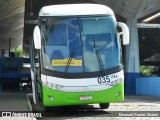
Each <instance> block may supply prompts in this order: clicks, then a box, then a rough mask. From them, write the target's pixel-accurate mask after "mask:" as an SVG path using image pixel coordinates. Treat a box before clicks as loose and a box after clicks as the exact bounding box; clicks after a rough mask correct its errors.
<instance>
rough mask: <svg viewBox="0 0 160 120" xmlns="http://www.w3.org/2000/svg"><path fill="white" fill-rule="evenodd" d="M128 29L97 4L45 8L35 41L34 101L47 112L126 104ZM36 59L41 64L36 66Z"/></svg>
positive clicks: (42, 9)
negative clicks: (124, 53) (68, 107)
mask: <svg viewBox="0 0 160 120" xmlns="http://www.w3.org/2000/svg"><path fill="white" fill-rule="evenodd" d="M118 27H120V28H122V32H123V44H124V45H126V44H128V43H129V31H128V27H127V26H126V25H125V24H124V23H121V22H117V21H116V18H115V15H114V13H113V11H112V10H111V9H110V8H109V7H107V6H104V5H98V4H64V5H51V6H45V7H43V8H41V10H40V12H39V18H38V26H36V27H35V29H34V34H33V38H34V39H33V41H31V76H32V88H33V100H34V102H35V103H38V102H40V101H41V102H42V103H43V105H44V106H46V107H47V106H65V105H84V104H94V103H98V104H99V105H100V107H101V108H103V109H105V108H108V107H109V103H110V102H120V101H123V99H124V73H123V68H122V55H121V41H120V37H119V33H118V31H117V29H118ZM35 58H36V59H37V61H36V60H35Z"/></svg>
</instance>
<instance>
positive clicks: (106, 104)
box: [99, 103, 109, 109]
mask: <svg viewBox="0 0 160 120" xmlns="http://www.w3.org/2000/svg"><path fill="white" fill-rule="evenodd" d="M99 106H100V107H101V109H107V108H109V103H100V104H99Z"/></svg>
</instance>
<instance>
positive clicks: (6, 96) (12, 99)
mask: <svg viewBox="0 0 160 120" xmlns="http://www.w3.org/2000/svg"><path fill="white" fill-rule="evenodd" d="M30 109H31V108H30V106H29V102H28V101H27V98H26V93H0V112H3V111H20V112H21V111H23V112H25V111H30ZM61 110H62V109H60V110H57V109H54V110H53V111H52V115H53V116H54V117H43V118H37V120H53V119H54V120H56V119H57V120H74V119H75V120H81V119H83V120H104V119H107V120H160V97H151V96H126V97H125V100H124V101H123V102H121V103H111V104H110V107H109V108H108V109H105V110H102V109H100V108H99V105H98V104H93V105H88V106H84V107H79V108H77V107H70V108H67V109H64V110H62V111H61ZM124 111H129V114H132V113H136V114H140V115H141V114H146V113H150V114H154V116H146V117H137V116H136V117H135V116H131V117H124V116H121V115H124V114H126V113H125V112H124ZM157 111H158V112H157ZM119 114H121V115H120V116H118V115H119ZM61 115H62V116H61ZM108 115H109V116H108ZM156 115H158V116H156ZM0 120H35V118H25V117H24V118H23V117H19V118H18V117H16V118H7V117H0Z"/></svg>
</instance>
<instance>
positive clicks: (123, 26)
mask: <svg viewBox="0 0 160 120" xmlns="http://www.w3.org/2000/svg"><path fill="white" fill-rule="evenodd" d="M118 27H121V29H122V33H123V45H127V44H129V29H128V27H127V25H126V24H124V23H122V22H118Z"/></svg>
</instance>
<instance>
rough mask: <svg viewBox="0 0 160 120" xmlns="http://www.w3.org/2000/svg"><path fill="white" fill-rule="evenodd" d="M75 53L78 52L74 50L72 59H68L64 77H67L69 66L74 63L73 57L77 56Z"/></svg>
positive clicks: (71, 55)
mask: <svg viewBox="0 0 160 120" xmlns="http://www.w3.org/2000/svg"><path fill="white" fill-rule="evenodd" d="M75 53H76V50H75V48H74V49H73V50H72V51H71V54H70V57H69V59H68V61H67V65H66V67H65V70H64V77H65V76H66V74H67V72H68V68H69V66H70V64H71V61H72V59H73V56H74V55H75Z"/></svg>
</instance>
